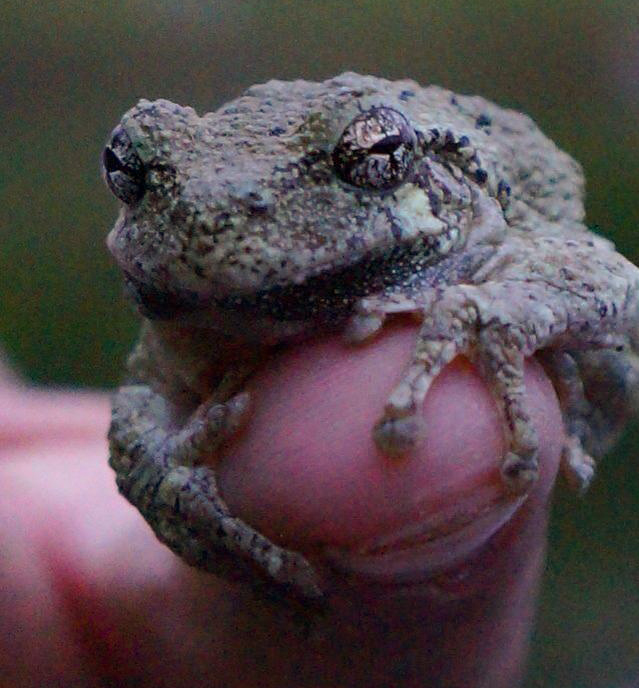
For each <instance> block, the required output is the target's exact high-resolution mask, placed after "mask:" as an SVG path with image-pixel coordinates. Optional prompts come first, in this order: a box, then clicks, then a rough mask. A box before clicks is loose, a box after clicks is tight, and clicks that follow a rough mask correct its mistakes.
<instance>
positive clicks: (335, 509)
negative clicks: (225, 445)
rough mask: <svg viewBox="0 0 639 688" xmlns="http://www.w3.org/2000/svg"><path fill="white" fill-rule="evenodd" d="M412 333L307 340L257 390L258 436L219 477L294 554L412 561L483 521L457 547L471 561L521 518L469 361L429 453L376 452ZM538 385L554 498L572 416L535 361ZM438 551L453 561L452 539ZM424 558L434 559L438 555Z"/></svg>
mask: <svg viewBox="0 0 639 688" xmlns="http://www.w3.org/2000/svg"><path fill="white" fill-rule="evenodd" d="M414 336H415V330H414V327H409V326H398V327H395V328H390V329H389V330H388V331H386V332H385V333H384V335H383V336H382V337H381V338H380V339H379V340H378V341H376V342H374V343H373V344H370V345H368V346H365V347H362V348H361V349H359V348H358V349H352V348H346V347H344V346H343V345H342V344H341V342H340V341H338V340H336V339H329V340H326V341H322V342H314V343H309V344H307V345H304V347H303V348H299V349H297V350H291V351H287V352H285V353H284V354H283V355H282V356H281V357H279V358H278V359H277V360H275V361H273V362H272V364H270V365H269V366H268V367H267V368H265V369H264V371H263V372H262V373H260V374H259V375H258V376H257V378H256V379H255V380H254V381H253V384H252V390H253V403H254V414H253V417H252V419H251V420H250V421H249V426H248V429H247V432H246V433H245V434H244V435H243V436H242V437H240V438H239V439H238V441H237V442H236V443H235V444H234V445H233V447H232V448H231V449H232V453H229V454H228V455H227V456H226V457H225V459H224V460H223V461H222V463H221V465H220V467H219V478H220V486H221V489H222V493H223V495H224V497H225V499H226V501H227V503H228V504H229V506H230V508H231V510H232V511H233V512H234V513H237V514H239V515H241V516H242V517H243V518H244V519H245V520H247V521H248V522H249V523H251V524H252V525H254V526H255V527H257V528H258V529H259V530H261V531H262V532H264V533H265V534H266V535H268V536H269V537H271V538H273V539H275V540H276V541H278V542H280V543H282V544H285V545H287V546H289V547H294V548H299V549H301V550H302V551H305V550H314V549H317V548H318V547H322V548H328V549H330V550H332V551H342V550H353V551H355V550H357V551H359V552H360V553H361V552H373V553H374V552H376V551H378V550H379V548H380V547H381V548H382V549H384V550H385V551H388V550H389V545H388V543H389V542H392V543H394V546H397V547H399V548H400V549H401V550H402V552H403V553H405V552H406V551H408V550H409V549H410V547H411V546H412V545H411V542H413V544H414V545H415V547H417V546H419V547H421V546H422V545H423V544H424V542H425V541H429V540H432V539H433V538H432V534H433V533H434V532H444V531H446V529H447V528H448V529H450V524H453V525H454V526H455V527H457V525H459V524H460V523H462V522H463V523H465V524H466V525H468V526H470V525H472V529H471V530H472V532H469V533H468V534H467V535H468V538H467V540H468V541H466V542H461V544H460V543H458V544H459V552H461V553H462V554H463V553H464V552H467V551H468V549H469V546H473V543H476V542H479V541H480V540H482V538H483V539H484V540H485V539H486V537H489V536H490V535H491V534H492V533H494V531H495V529H496V528H498V527H500V526H501V525H502V524H503V522H504V520H507V519H508V518H510V516H511V515H512V513H514V511H515V510H516V507H517V506H518V504H520V503H521V501H522V500H518V499H516V498H512V497H509V496H508V495H507V492H506V491H505V490H504V487H503V484H502V482H501V478H500V473H499V465H500V458H501V457H502V456H503V455H504V451H505V445H504V432H503V421H502V418H501V415H500V413H499V411H498V409H497V406H496V404H495V402H494V400H493V398H492V397H491V393H490V391H489V390H488V388H487V387H486V385H485V383H484V382H483V381H482V379H481V378H480V376H479V374H478V373H477V371H476V370H475V369H474V368H473V366H471V364H470V363H469V362H468V361H467V360H465V359H462V358H459V359H457V360H455V361H454V362H453V363H452V364H451V365H449V366H448V367H447V368H446V369H445V370H444V371H443V372H442V373H441V375H439V376H438V378H437V379H436V380H435V382H434V384H433V386H432V388H431V390H430V391H429V394H428V396H427V398H426V401H425V403H424V409H423V414H424V419H425V423H426V428H427V433H426V438H425V440H424V442H423V444H422V445H421V446H420V447H419V449H418V450H417V451H415V452H414V453H412V454H411V455H409V456H404V457H401V458H398V459H392V458H389V457H387V456H384V455H382V454H381V453H380V452H379V451H378V450H377V448H376V446H375V444H374V443H373V440H372V436H371V429H372V427H373V425H374V423H375V421H376V420H377V418H378V417H379V415H380V413H381V410H382V409H383V407H384V403H385V399H386V397H387V395H388V393H389V392H390V390H391V389H392V386H393V385H394V383H395V382H396V380H397V378H398V376H399V374H400V373H401V370H402V368H403V365H404V364H405V361H406V360H407V358H408V356H409V355H410V351H411V349H412V346H413V344H414ZM526 385H527V403H528V408H529V410H530V413H531V415H532V418H533V420H534V423H535V426H536V428H537V430H538V433H539V437H540V448H541V452H540V465H541V471H540V479H539V482H538V484H537V486H536V487H535V491H536V492H538V493H539V494H547V493H548V491H549V490H550V487H551V485H552V483H553V481H554V477H555V475H556V471H557V464H558V457H559V452H560V447H561V437H562V424H561V416H560V412H559V407H558V403H557V399H556V396H555V393H554V390H553V387H552V384H551V383H550V380H549V379H548V378H547V376H546V375H545V373H544V371H543V369H542V368H541V366H540V365H539V364H537V363H536V362H535V361H531V362H529V363H528V364H527V368H526ZM504 505H506V506H505V507H504ZM486 514H488V515H489V517H488V518H486ZM490 514H493V516H494V517H493V518H490ZM460 519H461V520H460ZM478 523H479V526H478V525H477V524H478ZM482 523H483V529H482ZM453 530H454V528H453ZM454 537H455V538H457V540H460V537H459V534H457V535H455V536H454ZM384 543H386V544H384ZM439 545H441V546H439ZM439 545H438V547H439V550H441V552H440V553H441V556H442V557H443V560H445V561H449V560H450V547H449V545H450V542H449V543H448V544H446V540H442V541H441V543H439ZM422 549H423V551H424V552H425V554H424V558H428V559H429V561H430V562H432V561H433V557H434V553H433V551H429V549H428V548H426V549H424V548H423V547H422ZM439 550H438V551H439ZM402 556H403V555H402Z"/></svg>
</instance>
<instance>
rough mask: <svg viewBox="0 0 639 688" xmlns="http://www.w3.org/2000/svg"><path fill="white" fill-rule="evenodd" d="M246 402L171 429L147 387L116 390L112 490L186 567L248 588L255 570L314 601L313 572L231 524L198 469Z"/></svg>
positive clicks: (207, 474)
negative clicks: (240, 581) (239, 581)
mask: <svg viewBox="0 0 639 688" xmlns="http://www.w3.org/2000/svg"><path fill="white" fill-rule="evenodd" d="M248 401H249V400H248V395H247V394H246V393H240V394H237V395H235V396H234V397H231V399H230V400H229V401H227V402H224V403H211V404H206V403H205V404H202V405H201V406H200V408H198V409H197V410H196V411H195V413H194V414H193V415H192V416H191V418H190V419H188V420H187V421H186V422H185V423H184V424H183V426H182V427H180V428H174V427H173V426H172V413H171V409H170V408H169V406H168V404H167V402H165V400H164V399H163V398H162V397H161V396H159V395H157V394H155V393H154V392H153V391H152V390H151V389H150V388H149V387H147V386H146V385H133V386H128V387H123V388H121V389H120V390H119V391H118V393H117V395H116V398H115V400H114V406H113V416H112V422H111V428H110V430H109V440H110V449H111V458H110V463H111V466H112V467H113V468H114V470H115V472H116V481H117V484H118V487H119V489H120V492H121V493H122V494H123V495H124V496H125V497H126V498H127V499H128V500H129V501H130V502H131V503H132V504H133V505H134V506H135V507H137V508H138V510H139V511H140V513H141V514H142V515H143V516H144V518H145V519H146V520H147V522H148V523H149V525H150V526H151V527H152V528H153V530H154V532H155V534H156V535H157V537H158V538H159V539H160V540H161V541H162V542H163V543H165V544H166V545H168V546H169V547H170V548H171V549H172V550H173V551H174V552H175V553H176V554H178V555H179V556H181V557H182V558H183V559H184V560H185V561H186V562H187V563H189V564H191V565H192V566H197V567H198V568H203V569H206V570H208V571H211V572H213V573H216V574H219V575H223V576H224V577H226V578H230V579H232V580H237V579H240V578H241V579H247V580H249V581H251V582H255V581H256V577H255V571H256V570H257V571H259V572H261V573H262V575H263V577H264V578H267V579H270V580H271V581H272V582H275V583H278V584H279V585H281V586H283V587H285V588H287V589H291V590H292V591H293V592H295V593H296V594H298V595H301V596H303V597H306V598H317V597H320V596H321V595H322V590H321V587H320V584H319V580H318V576H317V573H316V572H315V570H314V568H313V567H312V566H311V564H310V563H309V562H308V561H307V560H306V559H305V558H304V557H303V556H302V555H300V554H298V553H296V552H293V551H290V550H286V549H283V548H281V547H279V546H277V545H275V544H274V543H272V542H271V541H270V540H268V539H267V538H266V537H264V536H263V535H261V534H260V533H258V532H257V531H256V530H255V529H253V528H252V527H251V526H250V525H248V524H247V523H245V522H244V521H242V520H241V519H239V518H236V517H234V516H233V515H232V514H231V513H230V512H229V509H228V507H227V505H226V503H225V502H224V500H223V498H222V496H221V495H220V494H219V491H218V487H217V481H216V476H215V472H214V471H213V470H212V469H211V468H210V467H209V466H208V465H204V464H203V463H202V462H203V460H206V461H207V462H208V461H209V459H210V457H211V453H212V452H214V451H215V450H216V449H217V448H219V446H220V445H221V444H222V442H224V441H225V440H226V439H227V438H228V437H229V435H230V434H232V433H233V432H235V431H236V430H237V428H238V427H239V426H240V425H241V423H242V422H243V420H244V418H245V416H246V413H247V408H248Z"/></svg>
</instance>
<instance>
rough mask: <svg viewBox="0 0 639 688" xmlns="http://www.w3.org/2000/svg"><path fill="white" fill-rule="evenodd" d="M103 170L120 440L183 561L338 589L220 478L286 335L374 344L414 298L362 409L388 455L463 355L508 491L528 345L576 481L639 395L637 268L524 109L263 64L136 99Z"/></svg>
mask: <svg viewBox="0 0 639 688" xmlns="http://www.w3.org/2000/svg"><path fill="white" fill-rule="evenodd" d="M102 171H103V176H104V179H105V181H106V183H107V185H108V187H109V189H110V190H111V192H112V193H113V194H114V195H115V196H116V198H117V199H118V200H119V202H120V212H119V216H118V219H117V221H116V223H115V226H114V227H113V229H112V230H111V232H110V233H109V235H108V239H107V244H108V248H109V250H110V252H111V253H112V255H113V257H114V260H115V263H116V264H117V266H118V267H119V269H120V270H121V272H122V275H123V280H124V284H125V289H126V291H127V292H128V293H129V295H130V296H131V298H132V300H133V302H134V303H135V305H136V307H137V309H138V311H139V314H140V316H141V320H142V326H141V332H140V337H139V341H138V343H137V345H136V346H135V348H134V350H133V352H132V354H131V355H130V357H129V360H128V377H127V379H126V381H125V383H124V384H123V385H122V386H121V387H120V388H119V389H118V391H117V392H116V394H115V396H114V401H113V411H112V421H111V426H110V430H109V445H110V459H109V461H110V465H111V467H112V468H113V469H114V471H115V474H116V482H117V485H118V488H119V490H120V492H121V493H122V495H124V497H125V498H126V499H127V500H128V501H129V502H131V503H132V504H133V505H134V506H135V507H137V509H138V510H139V511H140V513H141V514H142V516H143V517H144V518H145V519H146V521H147V522H148V523H149V525H150V526H151V528H152V529H153V531H154V532H155V534H156V536H157V537H158V539H159V540H160V541H161V542H163V543H164V544H166V545H167V546H168V547H169V548H171V550H173V551H174V552H175V553H176V554H177V555H179V556H180V557H181V558H182V559H183V560H184V561H186V562H187V563H188V564H190V565H192V566H195V567H197V568H200V569H203V570H205V571H209V572H211V573H214V574H217V575H219V576H224V577H226V578H228V579H230V580H236V581H237V580H244V581H250V582H252V583H254V585H256V586H262V587H263V588H266V589H271V588H273V589H277V590H280V591H284V594H285V595H291V596H298V597H300V598H301V599H304V600H309V601H311V600H320V599H323V598H324V597H325V596H326V595H327V594H328V593H327V584H326V581H325V577H324V576H323V575H322V573H321V572H320V571H319V569H318V567H317V566H316V565H313V564H312V563H311V562H310V561H309V560H308V558H307V557H305V556H304V554H303V553H301V552H298V551H295V550H294V549H290V548H287V547H286V546H285V545H283V544H282V543H276V542H274V541H273V540H272V539H269V538H268V537H266V536H265V535H264V534H262V533H260V532H259V531H258V530H257V529H255V528H254V527H252V525H251V524H249V523H247V522H245V521H244V520H243V519H242V518H241V517H240V516H239V515H237V514H233V513H231V510H230V509H229V507H228V506H227V504H226V501H225V499H224V496H223V495H222V494H221V492H220V489H219V487H218V483H217V480H216V471H215V459H216V457H217V456H219V455H220V453H221V452H222V451H223V450H225V448H226V447H228V446H229V443H230V445H231V446H232V439H233V437H234V436H235V434H236V433H237V432H239V431H240V430H241V429H242V428H245V427H246V426H247V424H248V425H250V422H251V419H250V407H251V394H250V393H249V392H248V391H247V381H248V380H250V377H251V375H252V374H253V373H254V372H255V370H256V369H257V368H258V367H259V366H260V365H263V362H264V361H265V360H268V356H269V355H270V353H272V352H273V351H275V350H277V349H278V348H279V347H282V346H303V343H304V341H308V340H309V338H312V337H316V336H320V335H324V334H326V333H338V334H340V336H342V337H343V338H344V339H345V341H347V342H348V343H350V344H351V345H353V346H355V345H359V346H365V345H368V346H372V345H374V344H373V342H374V340H375V338H376V336H377V335H379V333H380V332H382V331H383V329H384V324H385V323H386V322H389V321H392V320H394V319H397V318H401V317H404V316H409V317H411V318H413V319H414V320H415V321H416V323H417V324H416V335H415V345H414V348H413V352H412V354H411V356H410V359H409V360H407V361H406V364H405V367H404V369H403V372H402V374H401V375H399V377H398V379H397V383H396V386H395V387H394V388H393V389H392V390H390V391H389V396H388V399H387V402H386V404H385V406H384V407H383V408H380V413H379V418H378V419H377V421H376V422H374V423H373V422H372V423H371V432H372V436H373V439H374V441H375V444H376V446H377V448H378V449H379V456H380V458H379V460H380V461H381V460H384V461H395V462H397V461H402V459H403V457H405V456H406V455H408V454H410V453H411V452H414V451H415V449H416V448H417V447H419V446H420V443H421V442H423V439H424V437H425V436H426V435H427V433H428V428H427V427H424V421H423V420H422V418H421V414H420V409H421V406H422V404H423V402H424V399H425V397H426V395H427V393H428V390H429V388H430V387H431V385H432V383H433V380H435V379H436V377H437V375H438V374H439V373H440V372H441V371H442V369H443V368H444V367H445V366H446V365H447V364H448V363H450V362H451V361H452V360H453V359H454V358H456V357H457V356H465V357H467V358H468V359H469V360H470V361H471V362H472V363H473V364H474V365H475V366H476V368H477V369H478V370H479V372H480V374H481V376H482V378H483V380H484V381H485V383H486V385H487V386H488V388H489V389H490V390H491V391H492V393H493V396H494V399H495V402H496V404H497V406H498V408H499V410H500V415H501V417H502V418H503V428H504V437H505V438H506V441H505V443H506V446H507V450H506V452H505V455H504V456H503V457H501V458H500V468H499V470H500V475H501V480H502V483H503V488H504V490H503V491H504V494H505V495H506V498H507V497H508V496H516V497H518V498H525V497H526V495H528V494H529V493H530V491H531V489H532V488H533V486H534V484H535V481H536V480H537V477H538V474H539V459H538V449H539V447H538V437H537V433H536V430H535V427H534V426H533V424H532V422H531V417H530V414H529V411H528V409H527V407H526V397H525V385H524V361H525V360H526V359H527V358H528V357H531V356H533V355H535V356H536V357H537V358H538V360H540V361H541V362H542V364H543V366H544V368H545V370H546V371H547V373H548V375H549V376H550V377H551V379H552V381H553V382H554V385H555V389H556V392H557V397H558V400H559V404H560V407H561V412H562V416H563V421H564V426H565V442H564V446H563V448H562V455H561V466H562V469H563V473H564V474H565V476H566V478H567V480H568V482H569V483H570V484H571V485H572V486H573V487H575V488H576V489H577V490H579V491H583V490H585V489H586V488H587V486H588V484H589V483H590V481H591V479H592V477H593V474H594V469H595V462H596V461H597V460H599V458H600V457H601V456H602V455H603V454H605V452H606V451H607V450H608V449H609V448H610V446H611V445H612V444H613V443H614V441H615V440H616V439H617V437H618V435H619V433H620V432H621V429H622V427H623V425H624V423H625V421H626V419H627V418H628V417H629V416H630V415H631V414H632V413H634V412H635V410H636V408H637V396H638V395H637V390H638V389H639V378H638V371H639V366H637V363H636V355H635V351H636V349H637V341H638V338H637V331H638V330H637V324H638V312H637V305H638V303H639V300H638V288H639V271H638V269H637V268H636V267H635V266H634V265H633V264H632V263H631V262H630V261H628V260H627V259H626V258H624V257H623V256H622V255H620V254H619V253H618V252H617V251H616V250H615V247H614V245H613V243H612V242H611V241H610V240H608V239H606V238H604V237H603V236H600V235H599V234H597V233H595V232H593V231H591V230H590V229H589V228H588V226H587V225H586V224H585V211H584V176H583V173H582V170H581V167H580V166H579V164H578V163H577V162H576V161H575V160H574V159H573V158H572V157H570V156H569V155H568V154H567V153H565V152H563V151H562V150H560V149H559V148H558V147H557V146H556V145H555V144H554V143H553V142H552V141H551V140H550V139H549V138H547V137H546V136H545V135H544V134H543V133H542V132H541V130H540V129H539V127H538V126H537V125H536V124H535V123H534V122H533V121H532V119H530V118H529V117H528V116H526V115H524V114H522V113H520V112H517V111H514V110H509V109H505V108H502V107H500V106H498V105H496V104H493V103H492V102H489V101H488V100H485V99H484V98H482V97H480V96H469V95H460V94H456V93H453V92H451V91H449V90H447V89H445V88H441V87H439V86H435V85H429V86H420V85H419V84H417V83H416V82H414V81H412V80H396V81H391V80H387V79H384V78H379V77H375V76H364V75H359V74H356V73H352V72H347V73H344V74H341V75H339V76H336V77H334V78H330V79H327V80H325V81H322V82H312V81H307V80H302V79H299V80H294V81H283V80H271V81H268V82H267V83H264V84H261V85H255V86H252V87H251V88H249V89H248V90H246V91H245V92H244V93H243V94H242V95H240V96H239V97H238V98H236V99H235V100H232V101H230V102H228V103H226V104H224V105H222V106H221V107H220V108H219V109H217V110H216V111H214V112H211V113H208V114H204V115H202V116H200V115H198V114H197V112H196V111H195V110H194V109H193V108H191V107H185V106H181V105H177V104H175V103H173V102H170V101H168V100H162V99H160V100H154V101H149V100H144V99H143V100H140V101H139V102H138V104H137V105H135V106H134V107H133V108H132V109H130V110H129V111H128V112H127V113H126V114H125V115H124V116H123V117H122V119H121V121H120V122H119V124H117V126H116V127H115V129H114V130H113V132H112V134H111V136H110V137H109V140H108V142H107V144H106V146H105V148H104V150H103V153H102ZM252 393H254V392H252ZM282 423H286V418H282Z"/></svg>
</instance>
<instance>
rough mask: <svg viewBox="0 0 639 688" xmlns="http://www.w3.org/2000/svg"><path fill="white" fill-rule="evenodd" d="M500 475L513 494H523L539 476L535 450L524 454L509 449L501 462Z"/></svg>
mask: <svg viewBox="0 0 639 688" xmlns="http://www.w3.org/2000/svg"><path fill="white" fill-rule="evenodd" d="M501 476H502V480H503V481H504V484H505V485H506V487H507V488H508V489H509V490H510V491H511V492H513V493H515V494H525V493H526V492H529V491H530V489H531V488H532V486H533V485H534V484H535V483H536V482H537V479H538V478H539V462H538V460H537V452H536V451H535V452H532V453H528V454H526V455H522V454H517V453H515V452H512V451H509V452H508V453H507V454H506V456H505V457H504V460H503V462H502V464H501Z"/></svg>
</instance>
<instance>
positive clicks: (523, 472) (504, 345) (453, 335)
mask: <svg viewBox="0 0 639 688" xmlns="http://www.w3.org/2000/svg"><path fill="white" fill-rule="evenodd" d="M377 308H378V310H380V311H381V304H380V303H378V304H377ZM584 324H586V326H587V331H588V333H589V335H588V337H589V338H588V347H590V348H599V347H610V346H614V345H616V344H618V343H619V342H620V341H621V340H622V339H623V337H621V336H617V335H615V334H613V332H614V327H613V326H612V325H611V323H610V322H608V321H606V319H605V318H602V317H601V315H600V314H599V311H598V309H597V307H596V304H595V303H594V300H593V303H590V302H589V301H588V298H587V297H584V296H583V295H579V294H572V293H566V292H562V291H561V290H559V289H558V288H557V287H555V286H553V285H552V284H547V283H544V282H526V281H516V280H508V281H504V282H486V283H483V284H480V285H453V286H451V287H448V288H445V289H444V290H442V291H441V292H438V293H437V294H436V298H434V299H433V300H432V301H431V303H430V305H428V306H427V307H426V308H425V310H424V313H423V322H422V325H421V328H420V331H419V334H418V338H417V344H416V347H415V351H414V354H413V357H412V360H411V362H410V363H409V365H408V367H407V369H406V371H405V373H404V375H403V376H402V378H401V380H400V382H399V383H398V385H397V386H396V387H395V389H394V390H393V391H392V393H391V395H390V397H389V399H388V402H387V404H386V407H385V409H384V413H383V415H382V418H381V419H380V420H379V421H378V423H377V425H376V426H375V429H374V437H375V440H376V442H377V444H378V446H380V448H381V449H382V450H383V451H384V452H385V453H388V454H391V455H392V454H401V453H404V452H406V451H407V450H409V449H410V447H411V446H412V445H413V444H415V442H416V441H417V440H418V437H419V431H420V424H421V414H420V408H421V404H422V402H423V401H424V399H425V397H426V394H427V392H428V389H429V387H430V385H431V383H432V381H433V380H434V378H435V377H436V376H437V374H438V373H439V372H440V371H441V370H442V368H443V367H444V366H445V365H446V364H447V363H448V362H450V361H451V360H452V359H453V358H455V356H457V355H458V354H464V355H466V356H468V357H469V358H470V359H471V360H473V361H474V362H475V363H476V364H477V365H478V367H479V369H480V372H481V373H482V375H483V377H484V379H485V380H486V382H487V383H488V384H489V385H490V387H491V389H492V391H493V393H494V395H495V398H496V400H497V401H498V403H499V405H500V407H501V410H502V412H503V417H504V420H505V429H506V433H507V437H508V445H509V447H508V450H507V452H506V456H505V457H504V460H503V462H502V466H501V473H502V476H503V479H504V482H505V483H506V485H507V486H508V487H509V488H510V489H511V490H512V491H514V492H525V491H527V490H528V489H529V488H530V487H531V485H532V484H533V483H534V482H535V480H536V479H537V476H538V472H539V467H538V459H537V450H538V440H537V434H536V431H535V428H534V427H533V424H532V422H531V418H530V415H529V413H528V411H527V409H526V404H525V398H524V397H525V388H524V361H525V359H526V357H528V356H531V355H532V354H533V353H535V351H537V350H538V349H541V348H545V347H552V346H557V347H564V346H571V345H572V346H574V345H575V343H577V342H580V343H581V342H583V340H584V335H583V328H584ZM617 340H619V341H617ZM574 449H575V451H576V450H577V448H576V447H574ZM573 459H575V460H577V464H579V465H575V468H576V469H579V470H581V469H583V468H585V464H586V463H587V461H586V459H585V458H584V456H583V455H581V454H579V455H578V453H573ZM584 477H585V478H586V479H589V477H590V476H584Z"/></svg>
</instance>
